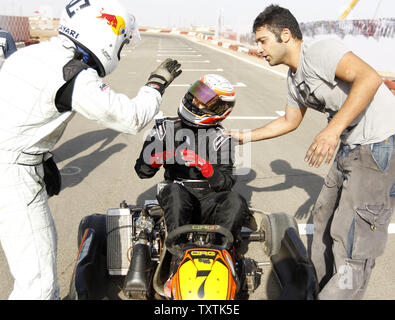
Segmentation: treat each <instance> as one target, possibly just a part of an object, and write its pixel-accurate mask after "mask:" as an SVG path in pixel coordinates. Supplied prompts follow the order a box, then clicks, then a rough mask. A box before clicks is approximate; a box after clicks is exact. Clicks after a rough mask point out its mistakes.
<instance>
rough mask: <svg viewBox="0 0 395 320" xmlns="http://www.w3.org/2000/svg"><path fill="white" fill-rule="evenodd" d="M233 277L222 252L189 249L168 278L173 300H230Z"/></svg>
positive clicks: (233, 293) (228, 259)
mask: <svg viewBox="0 0 395 320" xmlns="http://www.w3.org/2000/svg"><path fill="white" fill-rule="evenodd" d="M235 277H236V275H235V270H234V265H233V260H232V258H231V257H230V255H229V253H228V252H227V251H226V250H217V249H208V248H193V249H189V250H187V251H186V252H185V255H184V258H183V260H182V261H181V263H180V265H179V266H178V270H177V272H176V273H175V274H174V276H173V278H172V295H173V298H174V299H176V300H233V299H234V297H235V293H236V282H235Z"/></svg>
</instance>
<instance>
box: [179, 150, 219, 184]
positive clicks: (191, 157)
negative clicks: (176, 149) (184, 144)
mask: <svg viewBox="0 0 395 320" xmlns="http://www.w3.org/2000/svg"><path fill="white" fill-rule="evenodd" d="M181 156H182V159H183V160H184V161H185V165H186V166H187V167H196V168H198V169H199V170H200V171H201V173H202V175H203V177H205V178H210V177H211V176H212V175H213V173H214V168H213V166H212V165H211V163H210V162H209V161H207V160H205V159H203V158H202V157H200V156H199V155H198V154H196V153H195V152H194V151H192V150H188V149H184V150H181Z"/></svg>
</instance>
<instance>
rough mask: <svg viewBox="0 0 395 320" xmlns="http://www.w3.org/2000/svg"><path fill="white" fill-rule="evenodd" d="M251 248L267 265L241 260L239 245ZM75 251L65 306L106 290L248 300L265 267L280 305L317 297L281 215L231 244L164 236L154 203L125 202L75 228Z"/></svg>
mask: <svg viewBox="0 0 395 320" xmlns="http://www.w3.org/2000/svg"><path fill="white" fill-rule="evenodd" d="M251 241H257V242H259V243H261V244H262V248H263V250H264V252H265V253H266V254H267V255H268V256H269V257H270V262H258V261H255V260H253V259H251V258H247V257H245V256H244V255H243V254H241V253H240V251H241V250H240V247H241V244H242V243H245V242H247V243H248V242H251ZM78 247H79V250H78V256H77V260H76V264H75V267H74V271H73V275H72V279H71V282H70V290H69V294H68V295H67V297H66V299H78V300H80V299H81V300H85V299H103V298H106V297H107V298H108V290H109V286H108V284H109V283H111V282H112V283H118V284H116V286H117V287H118V288H121V291H122V293H123V296H124V297H125V299H134V300H146V299H175V300H200V299H208V300H233V299H246V298H248V295H249V294H250V293H252V292H254V290H255V289H256V288H257V286H258V285H259V282H260V276H261V274H262V269H261V267H262V266H264V265H267V264H271V265H272V270H273V272H274V274H275V276H276V279H277V280H278V282H279V284H280V288H281V295H280V297H279V299H308V300H312V299H315V297H316V294H317V292H318V291H317V288H318V285H317V280H316V275H315V270H314V266H313V265H312V263H311V262H310V260H309V258H308V256H307V252H306V249H305V247H304V244H303V243H302V241H301V239H300V237H299V233H298V226H297V224H296V221H295V219H294V218H293V217H292V216H290V215H288V214H285V213H272V214H263V217H262V222H261V226H260V228H256V223H255V224H254V223H251V221H250V222H249V223H248V226H247V227H243V229H242V231H241V235H240V238H239V239H236V240H235V239H234V238H233V235H232V234H231V233H230V232H229V231H228V230H227V229H225V228H223V227H221V226H218V225H184V226H181V227H179V228H177V229H175V230H173V231H171V232H170V233H167V231H166V224H165V221H164V216H163V211H162V209H161V207H160V206H159V205H158V204H157V203H155V202H151V203H149V202H148V203H147V204H145V205H143V206H136V205H128V204H127V203H126V202H125V201H123V202H122V203H121V204H120V207H119V208H113V209H108V211H107V214H92V215H89V216H86V217H85V218H83V219H82V220H81V222H80V225H79V228H78ZM113 279H116V280H115V282H114V281H112V280H113Z"/></svg>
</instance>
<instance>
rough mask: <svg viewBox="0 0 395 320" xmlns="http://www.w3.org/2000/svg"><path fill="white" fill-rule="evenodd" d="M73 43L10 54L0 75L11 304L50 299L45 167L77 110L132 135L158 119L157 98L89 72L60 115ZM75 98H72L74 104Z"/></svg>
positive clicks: (53, 252)
mask: <svg viewBox="0 0 395 320" xmlns="http://www.w3.org/2000/svg"><path fill="white" fill-rule="evenodd" d="M74 52H75V46H74V44H73V43H72V42H71V41H70V40H68V39H67V38H65V37H63V36H58V37H55V38H52V39H51V41H49V42H44V43H41V44H37V45H33V46H29V47H26V48H24V49H21V50H19V51H17V52H16V53H14V54H13V55H12V56H11V57H10V58H9V59H7V60H6V62H5V63H4V65H3V68H2V69H1V72H0V87H1V93H0V105H1V107H0V176H1V179H0V240H1V244H2V247H3V250H4V252H5V255H6V257H7V260H8V264H9V268H10V271H11V274H12V276H13V277H14V279H15V283H14V288H13V291H12V293H11V295H10V297H9V298H10V299H54V298H57V297H58V296H57V295H58V288H57V285H56V283H57V269H56V256H57V234H56V229H55V226H54V221H53V219H52V216H51V212H50V209H49V207H48V195H47V193H46V189H45V185H44V181H43V166H42V161H43V158H44V157H47V155H48V153H47V152H48V151H50V150H51V149H52V148H53V147H54V145H55V144H56V142H57V141H58V140H59V139H60V137H61V135H62V133H63V131H64V130H65V128H66V125H67V123H68V122H69V121H70V120H71V118H72V116H73V115H74V114H75V112H78V113H80V114H82V115H83V116H85V117H86V118H88V119H92V120H95V121H97V122H98V123H100V124H102V125H104V126H106V127H108V128H111V129H114V130H117V131H119V132H123V133H129V134H135V133H137V132H138V131H139V130H141V129H142V128H143V127H144V126H145V125H146V124H148V122H150V121H151V120H152V118H153V117H154V116H155V115H156V114H157V113H158V111H159V105H160V102H161V95H160V94H159V92H158V91H156V90H155V89H152V88H149V87H146V86H143V87H142V88H141V89H140V91H139V92H138V94H137V96H136V97H135V98H133V99H129V98H128V97H127V96H125V95H123V94H117V93H115V92H114V91H112V90H111V89H110V88H109V87H108V86H106V85H105V84H103V82H102V81H101V79H100V78H99V76H98V74H97V72H96V71H95V70H94V69H92V68H87V69H84V70H82V71H80V72H79V73H78V75H77V76H76V77H75V82H74V87H73V90H72V91H71V94H70V93H69V94H70V106H71V109H69V110H67V109H66V110H60V111H59V110H58V106H57V104H56V103H55V97H57V92H58V90H59V89H60V88H61V87H62V86H63V85H64V84H65V83H66V81H65V79H64V73H63V67H64V66H65V65H66V64H67V63H68V62H69V61H70V60H72V59H73V57H74ZM71 98H72V100H71Z"/></svg>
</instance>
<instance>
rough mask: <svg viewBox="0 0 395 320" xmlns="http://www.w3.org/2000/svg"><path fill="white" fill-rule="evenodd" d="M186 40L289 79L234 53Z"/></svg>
mask: <svg viewBox="0 0 395 320" xmlns="http://www.w3.org/2000/svg"><path fill="white" fill-rule="evenodd" d="M185 39H187V40H189V41H192V42H194V43H197V44H200V45H202V46H205V47H207V48H210V49H213V50H216V51H219V52H222V53H223V54H227V55H228V56H231V57H234V58H236V59H239V60H241V61H244V62H246V63H249V64H252V65H253V66H255V67H258V68H261V69H264V70H266V71H270V72H272V73H274V74H276V75H278V76H280V77H281V78H286V77H287V75H286V74H284V73H282V72H279V71H277V70H273V69H271V68H268V67H265V66H262V65H260V64H258V63H255V62H252V61H250V60H247V59H244V58H242V57H239V56H236V55H234V54H232V53H230V52H227V51H223V50H221V49H218V48H215V47H212V46H210V45H208V44H205V43H201V42H198V41H197V40H191V39H188V38H185Z"/></svg>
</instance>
